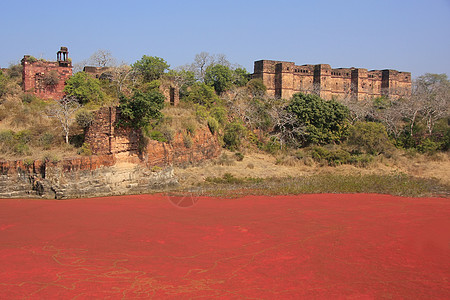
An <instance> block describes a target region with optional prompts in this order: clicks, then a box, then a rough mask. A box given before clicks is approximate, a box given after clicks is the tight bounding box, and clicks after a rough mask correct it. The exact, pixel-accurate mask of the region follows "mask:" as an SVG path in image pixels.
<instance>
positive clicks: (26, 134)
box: [14, 129, 33, 144]
mask: <svg viewBox="0 0 450 300" xmlns="http://www.w3.org/2000/svg"><path fill="white" fill-rule="evenodd" d="M32 137H33V135H32V133H31V131H30V130H27V129H26V130H21V131H19V132H17V133H16V134H15V135H14V139H15V140H16V141H17V142H18V143H21V144H27V143H29V142H30V141H31V139H32Z"/></svg>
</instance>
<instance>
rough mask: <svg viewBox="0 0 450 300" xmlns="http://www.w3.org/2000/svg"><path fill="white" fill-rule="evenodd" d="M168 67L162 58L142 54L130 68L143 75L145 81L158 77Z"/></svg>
mask: <svg viewBox="0 0 450 300" xmlns="http://www.w3.org/2000/svg"><path fill="white" fill-rule="evenodd" d="M169 67H170V66H169V65H168V64H167V62H166V61H165V60H164V59H162V58H160V57H157V56H147V55H144V56H142V58H141V59H140V60H138V61H137V62H135V63H134V64H133V65H132V68H133V69H134V70H135V71H136V72H137V73H138V74H140V75H141V76H142V77H143V79H144V81H145V82H149V81H152V80H156V79H159V78H160V77H161V75H162V74H164V72H165V71H166V70H167V69H169Z"/></svg>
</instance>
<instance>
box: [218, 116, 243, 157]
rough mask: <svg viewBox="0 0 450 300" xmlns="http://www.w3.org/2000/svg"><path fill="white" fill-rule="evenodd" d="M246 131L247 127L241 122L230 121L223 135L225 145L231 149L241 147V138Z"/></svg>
mask: <svg viewBox="0 0 450 300" xmlns="http://www.w3.org/2000/svg"><path fill="white" fill-rule="evenodd" d="M245 131H246V130H245V127H244V126H243V125H242V124H241V123H239V122H236V121H235V122H232V123H228V124H227V126H226V127H225V131H224V135H223V141H224V143H225V147H226V148H227V149H229V150H231V151H235V150H237V149H239V147H240V146H241V138H242V137H244V135H245Z"/></svg>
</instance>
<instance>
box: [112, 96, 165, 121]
mask: <svg viewBox="0 0 450 300" xmlns="http://www.w3.org/2000/svg"><path fill="white" fill-rule="evenodd" d="M163 107H164V95H162V94H161V93H159V92H157V91H150V92H147V93H144V92H141V91H138V90H137V91H135V92H134V94H133V96H132V97H130V98H128V97H125V96H123V95H122V96H121V97H120V104H119V109H120V112H121V116H122V118H121V120H120V124H121V125H124V126H129V127H133V128H144V127H146V126H147V125H149V124H150V123H151V122H152V120H158V119H160V118H161V117H162V114H161V112H160V110H161V109H163Z"/></svg>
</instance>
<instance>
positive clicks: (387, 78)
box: [253, 60, 411, 100]
mask: <svg viewBox="0 0 450 300" xmlns="http://www.w3.org/2000/svg"><path fill="white" fill-rule="evenodd" d="M253 78H259V79H262V81H263V83H264V85H265V86H266V87H267V93H268V95H269V96H272V97H278V98H286V99H287V98H290V97H291V96H292V95H293V94H295V93H298V92H303V93H315V94H317V95H319V96H320V97H322V98H324V99H327V100H330V99H332V98H342V97H352V98H354V99H358V100H365V99H370V98H374V97H380V96H387V97H389V98H392V99H398V98H401V97H406V96H409V95H410V93H411V73H409V72H399V71H396V70H370V71H368V70H367V69H363V68H353V67H352V68H337V69H332V68H331V66H330V65H328V64H319V65H301V66H297V65H295V63H294V62H286V61H275V60H259V61H255V65H254V73H253Z"/></svg>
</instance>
